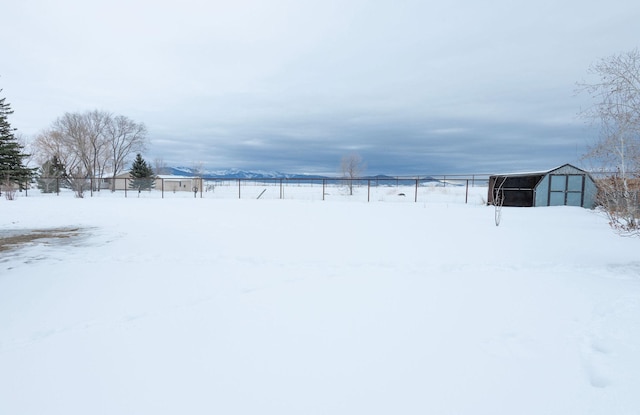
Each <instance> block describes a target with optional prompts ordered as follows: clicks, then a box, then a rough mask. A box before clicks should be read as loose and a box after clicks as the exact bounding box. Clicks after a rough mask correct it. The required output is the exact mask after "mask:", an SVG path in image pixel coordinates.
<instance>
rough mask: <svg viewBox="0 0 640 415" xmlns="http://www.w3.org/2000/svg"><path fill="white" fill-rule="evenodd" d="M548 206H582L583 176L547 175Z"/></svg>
mask: <svg viewBox="0 0 640 415" xmlns="http://www.w3.org/2000/svg"><path fill="white" fill-rule="evenodd" d="M549 180H550V184H549V206H565V205H566V206H582V205H583V195H584V175H582V174H551V175H549Z"/></svg>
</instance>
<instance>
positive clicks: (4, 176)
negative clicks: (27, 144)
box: [0, 89, 33, 191]
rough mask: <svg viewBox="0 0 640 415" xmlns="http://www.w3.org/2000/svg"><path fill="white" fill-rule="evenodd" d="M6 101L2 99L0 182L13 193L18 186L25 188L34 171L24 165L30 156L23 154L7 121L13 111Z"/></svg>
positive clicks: (0, 118) (0, 110)
mask: <svg viewBox="0 0 640 415" xmlns="http://www.w3.org/2000/svg"><path fill="white" fill-rule="evenodd" d="M1 91H2V90H1V89H0V92H1ZM5 99H6V98H0V181H1V182H2V185H3V186H4V187H5V188H6V190H7V191H11V190H13V189H14V185H16V184H17V185H19V186H20V188H23V186H24V185H25V184H26V183H27V182H28V181H29V180H30V179H31V177H32V176H33V170H32V169H30V168H27V167H26V166H25V165H24V159H25V158H26V157H28V155H27V154H24V153H23V150H24V148H23V146H22V145H21V144H20V143H19V142H18V140H17V139H16V136H15V134H14V131H15V130H16V129H15V128H12V127H11V124H10V123H9V121H8V119H7V117H8V116H9V115H10V114H13V110H12V109H11V106H10V105H9V104H8V103H5Z"/></svg>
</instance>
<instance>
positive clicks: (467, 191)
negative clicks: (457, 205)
mask: <svg viewBox="0 0 640 415" xmlns="http://www.w3.org/2000/svg"><path fill="white" fill-rule="evenodd" d="M468 201H469V179H467V189H466V191H465V192H464V204H465V205H466V204H467V202H468Z"/></svg>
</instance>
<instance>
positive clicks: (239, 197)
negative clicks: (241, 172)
mask: <svg viewBox="0 0 640 415" xmlns="http://www.w3.org/2000/svg"><path fill="white" fill-rule="evenodd" d="M238 199H242V197H241V194H240V179H238Z"/></svg>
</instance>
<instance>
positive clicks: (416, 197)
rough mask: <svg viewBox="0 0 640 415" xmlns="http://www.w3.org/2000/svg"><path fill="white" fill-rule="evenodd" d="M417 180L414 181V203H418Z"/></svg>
mask: <svg viewBox="0 0 640 415" xmlns="http://www.w3.org/2000/svg"><path fill="white" fill-rule="evenodd" d="M418 180H420V179H416V191H415V197H414V198H413V201H414V202H416V203H417V202H418Z"/></svg>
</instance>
